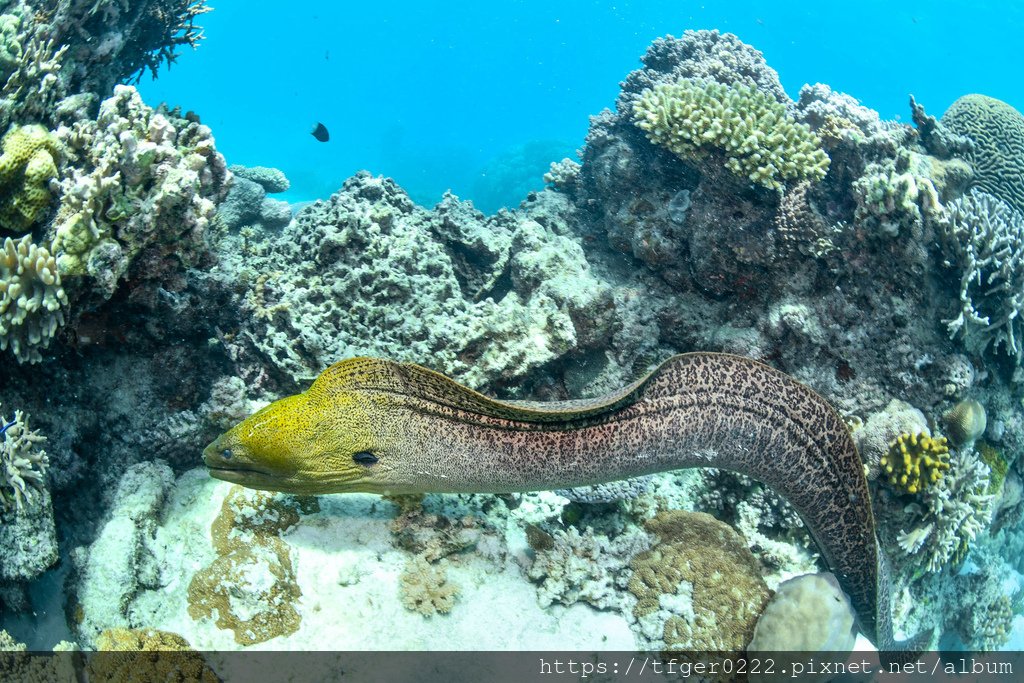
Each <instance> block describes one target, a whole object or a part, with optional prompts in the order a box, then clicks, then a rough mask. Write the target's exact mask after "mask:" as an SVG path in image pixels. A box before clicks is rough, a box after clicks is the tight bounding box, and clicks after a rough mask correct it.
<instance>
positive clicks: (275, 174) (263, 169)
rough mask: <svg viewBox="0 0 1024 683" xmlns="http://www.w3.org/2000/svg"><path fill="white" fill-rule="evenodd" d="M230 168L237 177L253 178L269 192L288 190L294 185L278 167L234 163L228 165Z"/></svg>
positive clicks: (252, 179)
mask: <svg viewBox="0 0 1024 683" xmlns="http://www.w3.org/2000/svg"><path fill="white" fill-rule="evenodd" d="M228 170H229V171H231V173H232V174H233V175H234V176H235V177H236V178H245V179H246V180H251V181H253V182H254V183H259V185H260V187H262V188H263V190H264V191H265V192H266V193H267V194H276V193H278V192H287V191H288V188H290V187H291V186H292V184H291V183H290V182H289V181H288V178H287V176H285V174H284V172H283V171H281V170H280V169H277V168H268V167H267V166H242V165H241V164H232V165H231V166H229V167H228Z"/></svg>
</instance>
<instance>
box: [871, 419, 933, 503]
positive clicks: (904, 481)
mask: <svg viewBox="0 0 1024 683" xmlns="http://www.w3.org/2000/svg"><path fill="white" fill-rule="evenodd" d="M879 464H880V465H881V466H882V471H883V472H884V473H885V475H886V477H887V478H888V481H889V483H890V484H891V485H892V486H895V487H896V488H898V489H900V490H902V491H906V492H907V493H919V492H920V491H922V490H924V489H925V488H926V487H928V486H931V485H933V484H935V483H936V482H938V481H939V479H941V478H942V475H943V473H945V472H946V470H948V469H949V446H947V445H946V437H944V436H940V437H939V438H937V439H934V438H932V437H930V436H928V435H927V434H925V433H923V432H918V433H916V434H907V433H904V434H900V435H899V436H898V437H896V439H895V440H893V442H892V443H891V444H890V445H889V452H888V453H886V454H885V455H883V456H882V459H881V461H880V462H879Z"/></svg>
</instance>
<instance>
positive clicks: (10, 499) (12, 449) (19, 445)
mask: <svg viewBox="0 0 1024 683" xmlns="http://www.w3.org/2000/svg"><path fill="white" fill-rule="evenodd" d="M45 441H46V437H45V436H43V435H42V434H40V433H39V432H36V431H34V430H31V429H29V427H28V418H27V417H26V416H25V414H24V413H23V412H21V411H20V410H16V411H14V419H13V420H11V421H10V422H7V421H6V420H5V419H4V418H3V416H2V415H0V468H2V470H0V509H10V508H16V509H21V508H23V507H24V506H25V505H27V504H30V503H31V502H32V499H33V497H34V496H35V495H36V493H37V492H39V491H40V490H41V489H42V488H43V486H45V482H46V470H47V468H48V467H49V465H50V460H49V458H48V457H47V455H46V451H44V450H43V449H42V448H41V445H42V444H43V443H44V442H45Z"/></svg>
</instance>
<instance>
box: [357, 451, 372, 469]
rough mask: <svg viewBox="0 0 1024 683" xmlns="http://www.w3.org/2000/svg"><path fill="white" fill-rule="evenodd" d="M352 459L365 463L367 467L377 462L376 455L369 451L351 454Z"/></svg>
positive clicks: (361, 463)
mask: <svg viewBox="0 0 1024 683" xmlns="http://www.w3.org/2000/svg"><path fill="white" fill-rule="evenodd" d="M352 459H353V460H355V461H356V462H357V463H359V464H360V465H366V466H367V467H369V466H370V465H373V464H374V463H376V462H377V456H376V455H374V454H373V453H371V452H370V451H359V452H358V453H356V454H354V455H353V456H352Z"/></svg>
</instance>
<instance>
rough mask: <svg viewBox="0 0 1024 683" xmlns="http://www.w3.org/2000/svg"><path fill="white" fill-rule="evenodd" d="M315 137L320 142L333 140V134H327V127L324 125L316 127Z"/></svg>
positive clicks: (314, 130) (318, 124) (320, 124)
mask: <svg viewBox="0 0 1024 683" xmlns="http://www.w3.org/2000/svg"><path fill="white" fill-rule="evenodd" d="M313 137H315V138H316V139H317V140H319V141H320V142H327V141H328V140H330V139H331V134H330V133H328V132H327V126H325V125H324V124H322V123H317V124H316V127H315V128H314V129H313Z"/></svg>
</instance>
